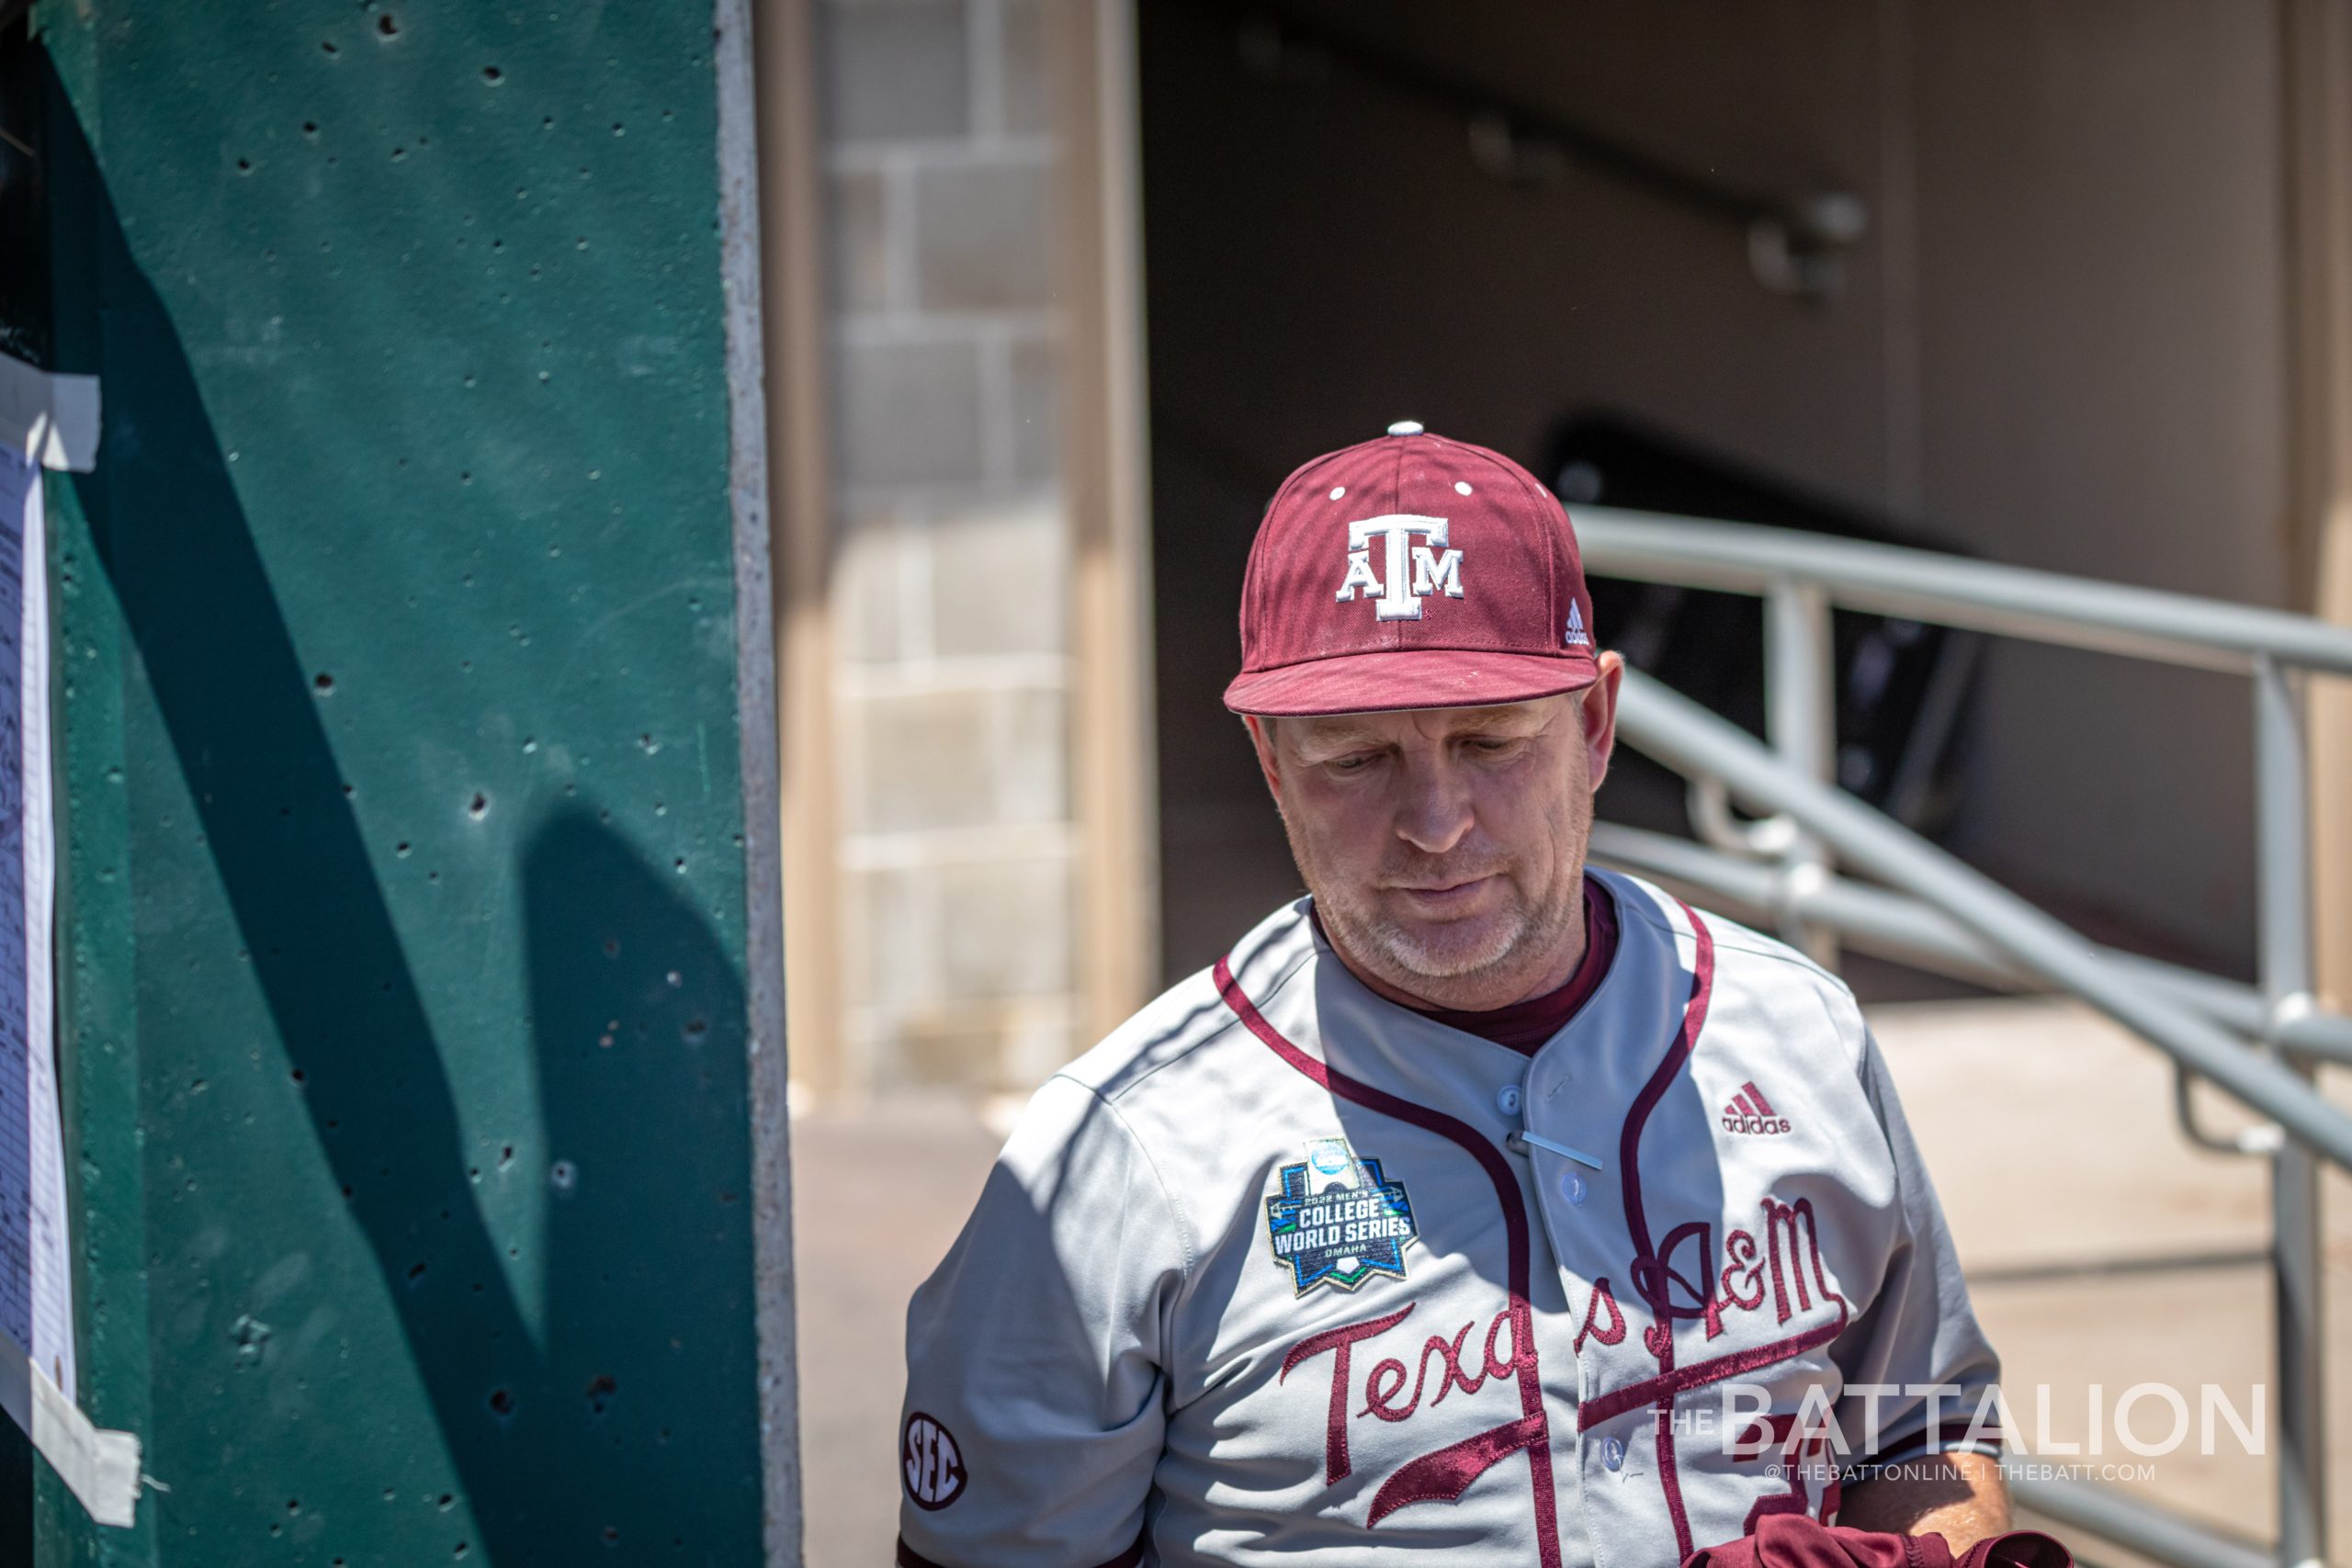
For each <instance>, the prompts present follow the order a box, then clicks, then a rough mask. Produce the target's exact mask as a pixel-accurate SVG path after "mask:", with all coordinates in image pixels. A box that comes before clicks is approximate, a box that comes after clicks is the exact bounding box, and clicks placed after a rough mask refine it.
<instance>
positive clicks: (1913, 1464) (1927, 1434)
mask: <svg viewBox="0 0 2352 1568" xmlns="http://www.w3.org/2000/svg"><path fill="white" fill-rule="evenodd" d="M1716 1388H1717V1394H1718V1397H1717V1399H1716V1400H1715V1402H1714V1403H1713V1404H1707V1403H1703V1402H1700V1401H1693V1402H1692V1403H1691V1404H1687V1405H1678V1406H1677V1407H1676V1409H1675V1411H1674V1416H1673V1421H1674V1429H1675V1432H1676V1434H1677V1435H1678V1436H1679V1437H1681V1438H1696V1439H1700V1440H1704V1439H1706V1438H1709V1437H1713V1438H1714V1439H1715V1440H1716V1441H1717V1442H1718V1444H1719V1445H1720V1447H1721V1450H1722V1452H1723V1453H1724V1454H1725V1455H1727V1456H1729V1457H1731V1458H1733V1459H1736V1460H1743V1461H1755V1462H1758V1463H1759V1464H1761V1465H1763V1466H1764V1467H1766V1468H1767V1470H1768V1472H1770V1474H1772V1475H1774V1476H1778V1477H1782V1478H1786V1479H1791V1480H1794V1479H1798V1478H1807V1479H1815V1480H1821V1481H1826V1480H1829V1479H1831V1478H1841V1479H1843V1480H1844V1481H1845V1482H1847V1483H1854V1482H1856V1481H1863V1480H1874V1479H1880V1478H1883V1477H1894V1476H1902V1475H1905V1474H1908V1473H1912V1472H1917V1474H1919V1475H1921V1476H1923V1477H1924V1476H1927V1475H1929V1474H1932V1473H1934V1472H1935V1471H1936V1468H1937V1461H1932V1460H1931V1459H1930V1457H1929V1456H1934V1455H1939V1454H1947V1453H1950V1452H1952V1451H1954V1450H1964V1451H1973V1452H1975V1453H1979V1454H1983V1455H1985V1456H1987V1457H1989V1458H1992V1459H1994V1460H1995V1461H1996V1462H1997V1463H1998V1464H1999V1466H2000V1469H2001V1472H2002V1474H2003V1475H2004V1476H2005V1477H2006V1478H2007V1479H2009V1480H2013V1481H2014V1480H2031V1481H2056V1480H2094V1481H2153V1480H2154V1479H2155V1477H2156V1469H2157V1467H2156V1466H2155V1465H2154V1464H2153V1463H2145V1462H2140V1461H2152V1460H2156V1459H2161V1458H2162V1457H2164V1456H2165V1455H2167V1454H2175V1453H2180V1452H2182V1451H2184V1450H2192V1446H2193V1451H2194V1452H2196V1453H2198V1454H2199V1455H2212V1454H2217V1453H2222V1452H2225V1451H2227V1452H2233V1453H2243V1454H2246V1455H2251V1456H2255V1457H2259V1456H2261V1455H2262V1454H2263V1453H2264V1452H2265V1451H2266V1442H2267V1432H2268V1430H2269V1397H2268V1395H2269V1389H2268V1385H2267V1384H2264V1383H2250V1384H2247V1385H2245V1386H2243V1387H2240V1388H2228V1387H2224V1386H2223V1385H2222V1384H2219V1383H2199V1384H2197V1385H2196V1386H2194V1387H2193V1388H2183V1387H2182V1386H2180V1385H2177V1384H2174V1383H2164V1382H2138V1383H2133V1384H2131V1386H2130V1387H2128V1388H2124V1389H2121V1390H2120V1391H2118V1392H2116V1393H2114V1394H2113V1396H2112V1397H2110V1396H2109V1391H2108V1389H2107V1387H2106V1385H2105V1384H2102V1383H2090V1384H2087V1385H2085V1386H2083V1387H2081V1388H2079V1389H2075V1390H2069V1391H2067V1393H2066V1394H2065V1396H2064V1403H2063V1404H2062V1402H2061V1399H2060V1397H2059V1394H2058V1392H2057V1391H2056V1390H2053V1389H2052V1387H2051V1385H2049V1384H2048V1383H2040V1384H2035V1385H2033V1386H2032V1387H2031V1388H2030V1391H2029V1390H2026V1389H2018V1390H2015V1391H2010V1390H2005V1389H2002V1388H1999V1387H1992V1388H1983V1389H1963V1388H1961V1387H1959V1386H1957V1385H1955V1384H1951V1383H1848V1384H1847V1385H1846V1386H1845V1387H1844V1388H1843V1389H1842V1390H1840V1391H1839V1392H1838V1393H1837V1394H1835V1395H1832V1394H1831V1393H1829V1392H1828V1391H1827V1390H1826V1389H1824V1388H1822V1387H1821V1386H1820V1385H1818V1384H1815V1385H1811V1386H1808V1387H1807V1388H1806V1389H1805V1390H1804V1394H1803V1396H1802V1398H1801V1399H1800V1400H1799V1401H1798V1402H1797V1404H1796V1407H1795V1408H1794V1409H1787V1408H1784V1407H1783V1406H1784V1405H1785V1404H1786V1401H1785V1399H1784V1398H1782V1399H1776V1397H1775V1391H1774V1390H1773V1389H1772V1388H1770V1387H1768V1386H1766V1385H1764V1384H1760V1383H1749V1382H1725V1383H1719V1384H1717V1385H1716ZM2012 1393H2015V1394H2016V1395H2017V1396H2018V1404H2012ZM2028 1401H2030V1404H2028V1403H2027V1402H2028ZM2019 1405H2025V1409H2024V1414H2026V1415H2028V1416H2030V1420H2021V1419H2019V1416H2020V1409H2019ZM2061 1431H2063V1432H2064V1433H2066V1434H2067V1436H2065V1437H2063V1438H2062V1437H2061V1436H2059V1433H2060V1432H2061ZM2127 1455H2128V1456H2130V1457H2129V1458H2124V1457H2122V1456H2127ZM2107 1456H2116V1457H2114V1458H2109V1457H2107ZM1941 1462H1945V1463H1948V1462H1949V1461H1941Z"/></svg>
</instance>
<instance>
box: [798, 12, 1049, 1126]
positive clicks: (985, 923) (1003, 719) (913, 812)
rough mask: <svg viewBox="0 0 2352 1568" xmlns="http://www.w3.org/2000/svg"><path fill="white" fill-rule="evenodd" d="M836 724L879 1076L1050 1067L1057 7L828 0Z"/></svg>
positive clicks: (846, 1063)
mask: <svg viewBox="0 0 2352 1568" xmlns="http://www.w3.org/2000/svg"><path fill="white" fill-rule="evenodd" d="M817 20H818V26H819V28H820V38H821V39H822V56H821V62H820V92H821V96H822V99H823V103H824V121H823V123H824V141H825V146H824V164H825V168H826V174H827V197H826V202H827V212H826V223H827V231H828V234H829V237H830V240H831V276H830V279H829V287H830V289H831V294H830V299H831V330H832V366H831V405H832V414H831V423H832V434H833V457H832V460H833V497H834V513H835V516H834V522H835V526H836V527H837V529H838V534H837V536H836V538H835V543H834V548H833V551H832V562H833V575H832V586H831V604H832V616H831V620H832V626H833V637H832V648H833V653H832V658H833V661H834V667H833V680H832V702H833V734H834V737H835V742H836V744H835V756H836V759H837V766H838V770H839V772H838V774H837V777H836V782H835V818H836V827H837V829H838V844H839V852H840V857H841V858H840V883H839V886H840V899H839V903H840V908H839V909H838V911H837V918H838V922H839V923H838V928H837V932H836V935H837V942H836V944H835V948H836V951H837V953H838V954H839V961H840V964H841V975H840V985H839V991H840V995H841V997H842V1017H841V1019H840V1021H839V1023H838V1028H837V1031H836V1035H835V1042H834V1048H835V1049H836V1050H838V1051H839V1052H840V1053H841V1060H840V1062H839V1063H838V1069H839V1070H838V1072H837V1073H835V1074H832V1075H828V1076H829V1077H832V1078H833V1079H834V1081H837V1082H839V1083H840V1084H841V1085H842V1088H843V1089H845V1090H846V1091H848V1092H850V1093H852V1094H856V1093H860V1092H864V1091H875V1092H889V1091H892V1090H897V1089H908V1088H913V1087H919V1086H932V1087H937V1086H945V1087H956V1088H964V1089H976V1090H980V1091H999V1090H1014V1089H1023V1088H1026V1087H1027V1086H1029V1085H1031V1084H1034V1083H1035V1081H1037V1080H1038V1079H1039V1078H1041V1077H1044V1076H1045V1075H1046V1073H1048V1072H1050V1071H1051V1070H1052V1069H1053V1068H1054V1067H1056V1066H1059V1065H1060V1064H1061V1063H1062V1062H1063V1061H1065V1060H1067V1059H1068V1057H1069V1055H1071V1053H1072V1051H1073V1050H1074V1049H1075V1048H1076V1046H1077V1045H1078V1044H1079V1043H1080V1042H1078V1041H1076V1040H1075V1039H1074V1038H1073V1032H1074V1020H1075V1018H1076V1016H1077V1012H1078V1008H1077V1003H1076V999H1075V998H1074V996H1073V990H1074V978H1073V961H1072V953H1073V948H1074V939H1073V931H1072V926H1073V906H1074V890H1075V881H1074V876H1073V872H1074V867H1075V860H1076V854H1077V850H1078V845H1079V833H1078V829H1077V826H1076V824H1075V823H1074V821H1073V819H1072V805H1071V789H1070V777H1071V767H1070V750H1069V725H1070V660H1069V609H1068V605H1069V576H1070V568H1069V555H1070V546H1069V540H1070V532H1071V531H1070V528H1069V525H1068V519H1067V516H1066V509H1065V506H1064V504H1063V500H1062V495H1061V487H1060V485H1059V483H1058V480H1059V478H1060V458H1059V441H1058V440H1057V432H1058V427H1059V413H1058V409H1057V386H1058V382H1059V380H1060V368H1059V350H1060V346H1061V339H1062V336H1063V333H1064V330H1065V328H1064V322H1063V321H1062V320H1061V318H1060V313H1059V311H1058V310H1057V292H1056V278H1055V273H1056V261H1057V250H1058V248H1059V244H1060V242H1059V238H1058V235H1059V231H1058V229H1057V222H1056V214H1055V211H1054V208H1055V205H1056V199H1057V192H1056V189H1055V178H1056V171H1057V140H1056V135H1055V130H1054V113H1053V105H1052V103H1051V102H1050V101H1049V99H1050V94H1049V92H1048V87H1047V82H1048V73H1047V71H1046V40H1045V39H1044V37H1043V28H1042V27H1041V22H1042V20H1043V16H1042V8H1041V0H828V3H826V4H825V5H823V6H821V7H820V11H819V14H818V18H817Z"/></svg>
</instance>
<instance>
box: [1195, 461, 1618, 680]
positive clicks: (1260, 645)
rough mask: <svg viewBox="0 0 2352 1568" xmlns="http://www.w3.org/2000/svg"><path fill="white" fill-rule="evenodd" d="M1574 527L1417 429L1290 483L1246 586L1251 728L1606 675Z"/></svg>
mask: <svg viewBox="0 0 2352 1568" xmlns="http://www.w3.org/2000/svg"><path fill="white" fill-rule="evenodd" d="M1599 674H1600V667H1599V665H1598V664H1597V662H1596V661H1595V659H1594V654H1593V641H1592V597H1591V595H1590V594H1589V592H1587V591H1586V589H1585V583H1584V567H1583V564H1582V562H1581V561H1580V560H1579V559H1578V558H1577V536H1576V533H1575V531H1574V530H1573V529H1571V528H1570V527H1569V526H1568V515H1567V513H1565V512H1563V511H1561V510H1560V503H1559V502H1557V501H1555V500H1554V499H1553V498H1552V492H1551V491H1547V490H1545V489H1544V487H1543V486H1542V485H1540V484H1538V483H1537V482H1536V481H1535V478H1534V476H1533V475H1532V474H1530V473H1529V472H1528V471H1527V470H1526V469H1524V468H1521V467H1520V466H1519V465H1518V464H1517V463H1514V462H1512V461H1511V460H1510V458H1508V457H1504V456H1503V455H1502V454H1500V453H1498V452H1489V451H1488V450H1487V448H1485V447H1484V446H1471V445H1469V444H1468V443H1467V442H1462V441H1448V440H1447V439H1446V438H1445V437H1443V436H1442V435H1430V434H1427V433H1425V432H1424V431H1423V430H1422V429H1421V427H1420V426H1419V424H1416V423H1412V422H1411V421H1409V420H1408V421H1406V422H1404V423H1398V424H1392V425H1390V426H1389V427H1388V434H1386V435H1385V436H1383V437H1382V438H1380V439H1379V440H1377V441H1367V442H1364V443H1363V445H1362V446H1350V447H1347V448H1346V449H1344V450H1342V451H1338V452H1332V453H1329V454H1327V455H1326V456H1324V457H1317V458H1316V459H1315V460H1314V461H1313V462H1311V463H1308V464H1306V466H1305V467H1303V468H1299V469H1298V470H1297V471H1296V472H1295V473H1293V474H1292V475H1291V477H1290V478H1288V479H1284V480H1283V487H1282V489H1281V490H1279V491H1275V492H1274V500H1273V504H1272V505H1271V506H1269V507H1267V508H1266V517H1265V521H1264V522H1262V523H1261V524H1259V525H1258V537H1257V540H1256V541H1255V542H1254V543H1253V544H1251V545H1250V570H1249V573H1248V575H1247V576H1246V577H1244V578H1243V580H1242V583H1241V673H1240V674H1238V675H1237V676H1235V677H1234V678H1233V682H1232V684H1230V685H1228V686H1227V687H1226V689H1225V705H1226V706H1227V707H1228V708H1231V709H1232V710H1233V711H1234V712H1236V713H1255V714H1278V715H1297V714H1330V713H1370V712H1375V711H1380V710H1385V709H1396V708H1451V707H1483V706H1487V705H1492V704H1497V703H1518V702H1525V701H1527V700H1529V699H1530V698H1532V697H1548V696H1551V695H1553V694H1555V693H1559V692H1572V691H1575V690H1577V688H1578V687H1581V686H1588V685H1590V684H1591V683H1592V682H1593V681H1594V680H1595V679H1596V678H1597V677H1598V676H1599Z"/></svg>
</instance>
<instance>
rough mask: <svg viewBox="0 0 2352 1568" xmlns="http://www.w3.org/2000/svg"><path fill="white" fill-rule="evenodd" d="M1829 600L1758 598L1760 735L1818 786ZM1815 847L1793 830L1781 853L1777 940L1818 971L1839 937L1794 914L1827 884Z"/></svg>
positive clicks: (1825, 728) (1820, 596)
mask: <svg viewBox="0 0 2352 1568" xmlns="http://www.w3.org/2000/svg"><path fill="white" fill-rule="evenodd" d="M1831 662H1832V661H1831V655H1830V642H1829V595H1828V594H1827V592H1825V591H1824V590H1823V589H1822V588H1821V587H1820V585H1819V584H1817V583H1811V582H1799V581H1796V580H1795V579H1793V578H1782V579H1781V580H1779V581H1775V582H1774V583H1773V584H1772V586H1771V587H1770V589H1769V590H1768V591H1767V592H1766V593H1765V596H1764V728H1765V731H1766V733H1767V735H1768V736H1769V738H1770V740H1771V742H1772V749H1773V750H1776V751H1778V752H1779V753H1780V754H1781V757H1782V758H1783V759H1784V760H1785V761H1787V762H1788V763H1789V765H1790V766H1791V767H1793V768H1796V769H1798V770H1799V771H1800V772H1802V773H1804V775H1805V777H1807V778H1809V779H1815V780H1818V781H1820V782H1821V783H1823V784H1835V783H1836V782H1837V780H1836V776H1835V769H1834V759H1835V756H1836V752H1837V747H1838V718H1837V715H1838V694H1837V689H1836V687H1835V684H1834V680H1835V677H1834V676H1833V674H1832V672H1831ZM1828 869H1829V855H1828V852H1827V851H1826V850H1825V849H1824V848H1823V847H1822V843H1821V840H1819V839H1818V838H1816V837H1815V836H1814V835H1813V834H1811V833H1807V832H1804V831H1802V830H1798V831H1795V832H1792V833H1791V834H1790V836H1789V839H1788V843H1787V847H1786V848H1785V849H1784V850H1782V852H1781V939H1782V940H1783V941H1785V942H1788V943H1789V944H1790V945H1791V946H1792V947H1794V948H1796V949H1797V950H1798V951H1799V952H1801V953H1804V955H1805V956H1806V957H1808V958H1810V959H1812V960H1813V961H1814V962H1815V963H1816V964H1821V965H1822V966H1824V967H1825V968H1831V969H1834V968H1836V967H1837V964H1838V936H1837V933H1836V932H1835V931H1831V930H1830V929H1829V928H1828V927H1827V926H1825V925H1822V924H1820V923H1819V922H1817V921H1813V920H1808V919H1804V916H1803V915H1802V914H1801V913H1800V912H1799V909H1800V905H1801V904H1802V902H1803V899H1804V895H1806V894H1809V893H1812V892H1814V891H1815V889H1816V888H1818V887H1819V886H1820V885H1821V883H1822V882H1823V881H1824V880H1825V879H1826V875H1827V873H1828Z"/></svg>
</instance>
